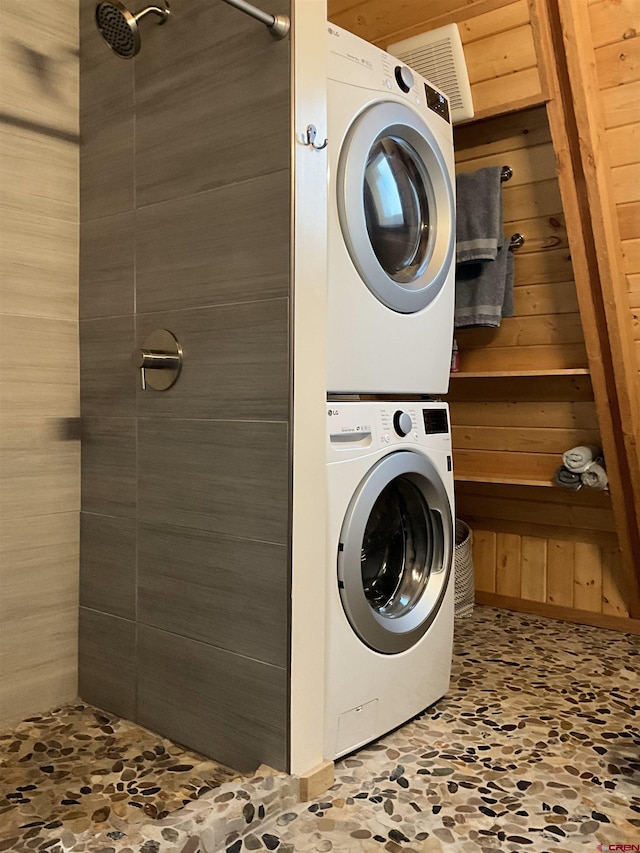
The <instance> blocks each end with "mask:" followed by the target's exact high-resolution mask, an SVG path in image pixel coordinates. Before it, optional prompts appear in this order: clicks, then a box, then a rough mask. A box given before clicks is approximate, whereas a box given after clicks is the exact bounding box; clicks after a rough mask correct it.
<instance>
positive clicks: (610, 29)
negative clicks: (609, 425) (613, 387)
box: [589, 0, 640, 371]
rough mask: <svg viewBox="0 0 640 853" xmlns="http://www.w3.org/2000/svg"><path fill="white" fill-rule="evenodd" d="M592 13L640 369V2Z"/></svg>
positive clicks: (614, 0) (604, 3)
mask: <svg viewBox="0 0 640 853" xmlns="http://www.w3.org/2000/svg"><path fill="white" fill-rule="evenodd" d="M589 19H590V24H591V32H592V37H593V46H594V48H595V56H596V70H597V75H598V81H599V84H600V90H601V92H602V99H603V104H604V121H605V128H606V141H607V143H608V147H609V155H610V161H611V166H612V169H611V180H612V186H613V189H614V194H615V201H616V206H617V213H618V225H619V228H620V236H621V238H622V248H623V254H624V271H625V274H626V276H627V287H628V294H629V310H630V311H631V314H632V318H633V324H634V330H635V338H636V357H637V361H638V370H639V371H640V6H639V5H638V2H637V0H590V2H589Z"/></svg>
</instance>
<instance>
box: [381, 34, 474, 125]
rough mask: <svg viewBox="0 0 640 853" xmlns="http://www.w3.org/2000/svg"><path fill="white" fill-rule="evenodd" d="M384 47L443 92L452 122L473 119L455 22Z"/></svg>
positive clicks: (467, 82)
mask: <svg viewBox="0 0 640 853" xmlns="http://www.w3.org/2000/svg"><path fill="white" fill-rule="evenodd" d="M387 50H388V52H389V53H391V54H392V55H393V56H397V57H398V59H401V60H402V61H403V62H406V63H407V65H409V66H411V68H413V70H414V71H417V72H418V74H421V75H422V76H423V77H425V78H426V79H427V80H428V81H429V82H430V83H433V85H434V86H436V87H437V88H438V89H441V90H442V91H443V92H444V93H445V95H446V96H447V97H448V98H449V106H450V108H451V120H452V122H453V123H454V124H456V122H459V121H465V120H466V119H470V118H473V100H472V98H471V87H470V85H469V75H468V74H467V63H466V62H465V58H464V51H463V49H462V40H461V39H460V32H459V31H458V25H457V24H449V26H447V27H439V28H438V29H437V30H431V31H430V32H428V33H421V34H420V35H419V36H414V37H413V38H410V39H405V40H404V41H397V42H395V43H394V44H390V45H389V46H388V48H387Z"/></svg>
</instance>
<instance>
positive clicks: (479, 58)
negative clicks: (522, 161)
mask: <svg viewBox="0 0 640 853" xmlns="http://www.w3.org/2000/svg"><path fill="white" fill-rule="evenodd" d="M328 10H329V20H331V21H333V23H335V24H338V26H341V27H344V28H345V29H346V30H349V31H350V32H353V33H356V34H357V35H359V36H361V37H362V38H365V39H366V40H367V41H370V42H373V43H374V44H377V45H378V46H379V47H382V48H386V47H387V45H389V44H391V43H393V42H396V41H401V40H402V39H405V38H409V37H410V36H414V35H417V34H419V33H422V32H425V31H426V30H430V29H434V28H435V27H439V26H442V25H444V24H449V23H458V25H459V29H460V37H461V39H462V43H463V45H464V51H465V58H466V61H467V68H468V71H469V80H470V83H471V91H472V95H473V102H474V107H475V112H476V116H477V117H482V116H488V115H493V114H494V113H495V112H496V111H498V110H500V109H501V108H502V107H503V105H504V104H505V103H507V102H509V103H510V104H512V106H514V107H515V106H525V105H528V104H532V103H542V101H543V100H544V94H543V90H542V83H541V80H540V75H539V73H538V65H537V59H536V51H535V45H534V40H533V33H532V30H531V22H530V15H529V7H528V3H527V0H476V2H471V3H468V2H462V0H440V2H438V0H436V2H430V3H402V4H395V3H389V2H388V0H362V2H359V3H354V2H352V0H329V3H328Z"/></svg>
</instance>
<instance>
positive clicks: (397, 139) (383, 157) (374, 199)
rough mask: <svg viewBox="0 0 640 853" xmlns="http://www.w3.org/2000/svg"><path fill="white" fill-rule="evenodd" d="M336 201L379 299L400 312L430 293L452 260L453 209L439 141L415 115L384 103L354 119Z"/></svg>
mask: <svg viewBox="0 0 640 853" xmlns="http://www.w3.org/2000/svg"><path fill="white" fill-rule="evenodd" d="M337 204H338V215H339V219H340V227H341V229H342V234H343V237H344V240H345V243H346V246H347V249H348V251H349V255H350V256H351V260H352V262H353V264H354V266H355V267H356V269H357V270H358V273H359V274H360V276H361V278H362V280H363V281H364V283H365V284H366V285H367V287H368V288H369V290H370V291H371V292H372V293H373V294H374V296H376V298H377V299H379V300H380V301H381V302H382V303H383V304H384V305H386V306H387V307H388V308H391V309H392V310H394V311H398V312H399V313H402V314H411V313H414V312H415V311H420V310H422V309H423V308H425V307H426V306H427V305H428V304H429V303H430V302H431V301H432V300H433V299H435V297H436V296H437V295H438V293H439V292H440V290H441V289H442V287H443V285H444V283H445V281H446V279H447V275H448V273H449V271H450V268H451V264H452V261H453V252H454V242H455V241H454V237H455V234H454V230H455V208H454V198H453V190H452V187H451V180H450V177H449V170H448V168H447V164H446V162H445V160H444V157H443V155H442V151H441V149H440V145H439V144H438V141H437V139H436V137H435V136H434V134H433V132H432V131H431V130H430V129H429V127H428V125H427V124H426V122H425V121H424V120H423V119H422V118H421V117H420V116H419V115H418V114H417V113H415V112H414V111H413V110H411V109H409V107H407V106H405V105H404V104H398V103H393V102H386V103H378V104H374V105H373V106H371V107H369V108H368V109H366V110H365V111H364V112H363V113H361V114H360V115H359V116H357V117H356V119H355V120H354V122H353V124H352V125H351V127H350V128H349V131H348V133H347V135H346V137H345V141H344V143H343V146H342V150H341V152H340V158H339V161H338V170H337Z"/></svg>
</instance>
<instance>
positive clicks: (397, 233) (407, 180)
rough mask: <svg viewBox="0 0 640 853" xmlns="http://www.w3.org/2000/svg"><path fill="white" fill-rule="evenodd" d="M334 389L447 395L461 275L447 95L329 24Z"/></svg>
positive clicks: (330, 379)
mask: <svg viewBox="0 0 640 853" xmlns="http://www.w3.org/2000/svg"><path fill="white" fill-rule="evenodd" d="M328 39H329V52H328V82H327V129H328V133H327V136H328V140H329V142H328V145H329V147H328V156H329V204H328V211H329V212H328V338H327V343H328V354H327V391H328V393H329V394H357V393H371V394H391V393H395V394H411V395H413V394H442V393H445V392H446V391H447V388H448V384H449V368H450V363H451V345H452V338H453V301H454V274H455V257H454V249H455V179H454V158H453V134H452V128H451V121H450V115H449V104H448V100H447V98H446V96H445V95H443V94H442V93H441V92H439V91H438V90H437V89H436V88H435V87H434V86H432V85H431V84H430V83H429V82H428V81H426V80H425V79H424V78H422V77H420V76H419V75H418V74H417V73H415V72H413V71H411V70H410V69H409V68H408V67H407V66H406V65H403V64H401V63H400V62H399V60H397V59H396V58H395V57H393V56H391V55H390V54H387V53H385V52H384V51H382V50H380V49H379V48H377V47H375V46H374V45H371V44H369V43H368V42H366V41H363V40H362V39H360V38H358V37H357V36H354V35H352V34H351V33H349V32H347V31H346V30H342V29H340V28H339V27H336V26H334V25H333V24H329V25H328Z"/></svg>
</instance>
